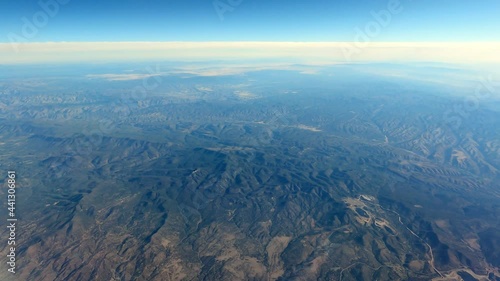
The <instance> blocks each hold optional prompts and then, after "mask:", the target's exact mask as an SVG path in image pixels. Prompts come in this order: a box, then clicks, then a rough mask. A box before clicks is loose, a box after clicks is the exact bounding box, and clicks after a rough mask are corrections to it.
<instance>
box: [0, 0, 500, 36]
mask: <svg viewBox="0 0 500 281" xmlns="http://www.w3.org/2000/svg"><path fill="white" fill-rule="evenodd" d="M54 1H57V0H41V1H27V0H24V1H23V0H18V1H13V0H5V1H1V2H0V19H1V21H0V42H9V41H10V40H9V37H8V34H9V33H10V34H12V33H15V34H17V35H20V36H21V37H23V38H24V39H26V41H27V42H48V41H52V42H60V41H73V42H102V41H107V42H120V41H274V42H276V41H302V42H304V41H305V42H334V41H355V40H356V39H355V36H356V32H357V31H356V28H359V29H361V30H363V29H364V28H365V27H366V25H367V24H368V23H369V22H370V21H373V20H374V17H373V15H372V12H378V11H381V10H387V6H388V3H389V2H390V1H397V0H383V1H381V0H360V1H354V0H330V1H324V0H318V1H293V0H287V1H282V0H242V1H241V3H240V4H239V5H234V7H232V10H231V11H226V12H225V13H223V20H222V18H221V17H219V15H218V13H217V11H216V9H215V8H214V5H213V1H212V0H182V1H178V0H170V1H169V0H120V1H115V0H100V1H96V0H70V1H69V2H68V3H67V4H64V5H63V4H59V11H58V12H57V13H55V14H54V15H53V16H49V17H48V20H47V21H46V23H47V24H44V25H39V26H38V27H37V32H36V34H35V35H33V36H30V38H26V36H22V29H23V26H24V25H25V22H23V18H25V19H27V20H28V21H29V22H30V23H34V18H33V17H34V15H36V14H37V12H40V11H43V9H42V8H41V6H40V5H39V2H42V3H48V2H54ZM59 1H63V0H59ZM64 1H68V0H64ZM220 1H221V2H220V3H226V4H228V5H229V3H230V2H231V1H233V3H234V2H237V0H220ZM228 2H229V3H228ZM399 2H400V5H401V7H402V11H401V12H400V13H398V14H391V21H390V24H388V25H387V26H385V27H383V28H382V29H381V30H380V32H379V33H378V34H377V36H376V38H374V39H373V41H380V42H390V41H392V42H405V41H406V42H422V41H424V42H426V41H427V42H428V41H441V42H460V41H461V42H473V41H495V42H498V41H500V32H498V30H500V16H499V14H500V1H498V0H483V1H463V0H453V1H452V0H439V1H436V0H433V1H430V0H413V1H411V0H400V1H399ZM42 19H43V18H42Z"/></svg>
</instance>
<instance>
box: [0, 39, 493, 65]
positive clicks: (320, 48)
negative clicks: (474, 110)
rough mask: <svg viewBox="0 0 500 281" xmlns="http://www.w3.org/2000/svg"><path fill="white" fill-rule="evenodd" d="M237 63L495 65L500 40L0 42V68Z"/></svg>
mask: <svg viewBox="0 0 500 281" xmlns="http://www.w3.org/2000/svg"><path fill="white" fill-rule="evenodd" d="M239 59H241V60H245V59H286V60H292V61H298V62H316V63H335V62H381V61H387V62H422V61H423V62H444V63H500V42H470V43H439V42H365V43H363V42H49V43H19V44H10V43H0V64H24V63H75V62H116V61H141V60H176V61H199V60H239Z"/></svg>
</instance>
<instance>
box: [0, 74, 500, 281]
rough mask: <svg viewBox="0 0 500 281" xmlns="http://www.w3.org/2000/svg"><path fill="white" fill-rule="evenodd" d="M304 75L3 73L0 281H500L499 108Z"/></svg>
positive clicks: (444, 94)
mask: <svg viewBox="0 0 500 281" xmlns="http://www.w3.org/2000/svg"><path fill="white" fill-rule="evenodd" d="M380 67H381V68H383V67H388V68H390V67H392V66H380ZM295 68H297V69H292V70H272V71H271V70H269V71H268V70H260V71H254V72H251V71H249V72H245V73H237V74H227V75H215V76H208V75H204V74H203V73H195V74H193V73H182V72H181V71H179V70H176V71H173V70H172V72H171V74H168V75H166V74H165V75H164V76H162V77H161V79H158V80H149V82H153V81H157V82H158V83H155V84H154V85H156V86H155V87H147V89H143V88H144V87H143V86H141V85H144V83H142V81H141V80H137V79H130V80H127V79H120V80H112V79H109V77H106V76H88V74H89V71H90V70H89V71H87V72H85V73H86V74H85V75H83V74H81V73H73V72H68V73H69V74H67V76H64V75H63V74H58V75H56V74H53V73H51V72H50V71H48V70H47V71H46V74H45V75H46V76H47V77H45V78H43V79H42V78H40V79H39V78H30V76H27V77H24V76H23V77H22V78H20V77H18V76H16V74H15V72H14V71H11V72H9V73H13V74H11V75H10V76H7V78H3V80H1V81H0V89H1V91H0V155H1V164H0V167H1V169H0V171H2V172H3V171H5V173H6V171H7V170H15V171H16V174H17V177H18V186H19V187H18V191H17V196H18V201H17V207H16V208H17V214H18V218H19V221H18V232H17V233H18V234H17V235H18V237H17V241H18V247H17V249H18V252H17V254H18V266H17V273H16V274H15V275H11V274H9V273H8V272H7V271H6V269H5V270H4V269H3V268H4V267H5V263H4V262H3V263H2V266H1V268H2V270H0V280H344V281H346V280H422V281H424V280H465V281H469V280H500V130H498V128H500V110H499V108H500V102H499V99H498V97H496V98H495V97H494V96H493V97H490V99H489V100H483V99H478V100H477V101H476V103H477V106H474V107H471V106H467V105H468V104H467V102H468V101H469V100H470V99H469V98H467V95H468V94H470V95H472V94H473V93H474V89H475V88H474V87H475V85H476V84H474V81H471V84H470V85H471V86H469V85H460V86H456V87H451V86H447V85H443V84H440V83H434V82H432V81H420V80H416V79H415V80H413V79H411V78H408V79H403V78H394V77H391V76H384V75H378V74H373V73H370V72H369V71H361V70H360V69H359V68H362V66H358V67H351V66H336V67H331V68H327V69H325V70H321V72H319V74H315V75H311V74H305V73H302V72H301V69H300V66H295ZM430 69H431V70H432V71H436V72H437V73H438V72H439V71H441V70H439V69H434V68H430ZM174 70H175V69H174ZM422 71H424V70H422ZM425 71H428V70H425ZM172 73H174V74H172ZM436 75H438V74H436ZM33 77H36V76H35V75H34V76H33ZM360 81H363V83H360ZM477 83H479V82H477ZM150 84H151V83H150ZM448 85H449V84H448ZM137 87H139V88H137ZM141 87H143V88H141ZM141 89H143V90H141ZM485 91H486V90H485ZM457 108H459V109H462V111H457V110H456V109H457ZM0 196H1V197H2V198H6V196H7V195H6V190H5V189H2V190H1V191H0ZM1 202H2V209H1V211H0V215H1V218H4V217H6V216H7V215H6V214H5V210H7V205H6V201H5V200H2V201H1ZM0 221H1V222H0V226H2V227H1V231H0V234H1V235H2V237H6V235H8V233H7V230H6V228H5V226H4V224H5V220H4V219H1V220H0ZM2 241H3V240H2ZM0 250H1V254H2V256H4V257H5V255H6V254H7V251H8V249H7V244H6V243H3V242H2V243H1V244H0Z"/></svg>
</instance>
